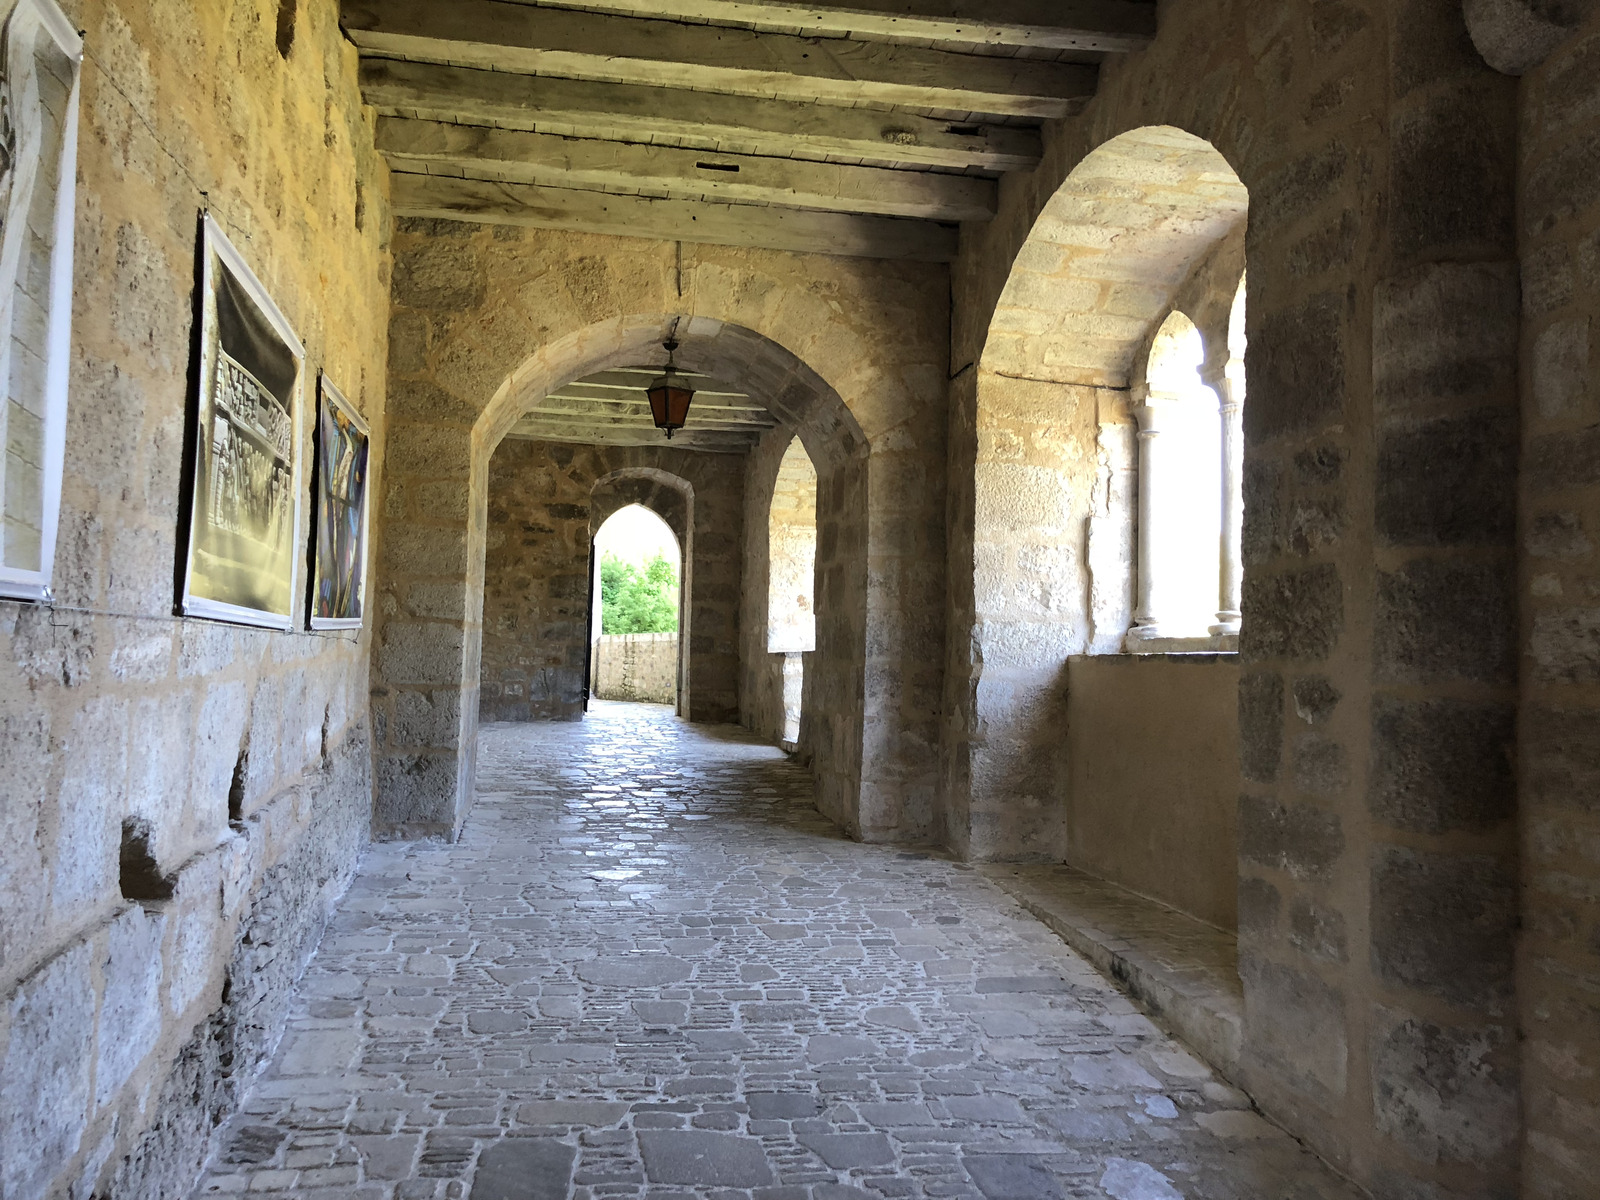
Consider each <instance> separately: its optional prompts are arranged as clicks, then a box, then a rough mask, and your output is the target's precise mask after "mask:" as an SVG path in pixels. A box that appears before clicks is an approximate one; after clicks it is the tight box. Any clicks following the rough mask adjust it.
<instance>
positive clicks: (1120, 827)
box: [1065, 654, 1239, 929]
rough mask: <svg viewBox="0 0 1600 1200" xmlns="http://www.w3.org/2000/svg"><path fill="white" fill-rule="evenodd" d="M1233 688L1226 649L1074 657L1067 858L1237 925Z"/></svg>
mask: <svg viewBox="0 0 1600 1200" xmlns="http://www.w3.org/2000/svg"><path fill="white" fill-rule="evenodd" d="M1238 693H1239V668H1238V664H1237V663H1236V662H1235V661H1233V656H1231V655H1213V654H1172V655H1166V654H1096V655H1085V656H1082V657H1079V658H1074V659H1072V660H1070V661H1069V663H1068V664H1067V743H1068V745H1067V762H1068V781H1067V795H1068V797H1069V803H1068V806H1067V818H1066V853H1065V857H1066V861H1067V862H1069V863H1071V864H1072V865H1073V866H1075V867H1078V868H1080V869H1081V870H1084V871H1088V872H1089V873H1090V874H1092V875H1098V876H1099V877H1100V878H1102V879H1109V880H1111V881H1112V882H1114V883H1119V884H1121V885H1122V886H1123V887H1126V888H1129V889H1131V890H1133V891H1135V892H1138V893H1139V894H1140V895H1143V896H1150V897H1152V898H1154V899H1156V900H1159V901H1161V902H1162V903H1163V904H1169V905H1171V906H1172V907H1173V908H1176V909H1181V910H1182V911H1183V912H1186V913H1189V914H1191V915H1193V916H1196V917H1199V918H1200V919H1201V920H1202V921H1209V922H1210V923H1211V924H1213V925H1217V926H1220V927H1221V928H1223V929H1232V928H1234V925H1235V923H1236V921H1237V907H1236V896H1237V894H1238V890H1239V850H1238V839H1237V837H1236V835H1235V830H1234V813H1235V810H1236V809H1237V807H1238V783H1239V717H1238V704H1237V700H1238Z"/></svg>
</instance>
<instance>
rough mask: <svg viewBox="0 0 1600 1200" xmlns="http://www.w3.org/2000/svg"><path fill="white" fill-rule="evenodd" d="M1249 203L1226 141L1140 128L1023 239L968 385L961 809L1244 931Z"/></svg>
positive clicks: (1031, 854)
mask: <svg viewBox="0 0 1600 1200" xmlns="http://www.w3.org/2000/svg"><path fill="white" fill-rule="evenodd" d="M1247 208H1248V193H1247V191H1246V189H1245V187H1244V185H1243V184H1242V183H1241V181H1240V180H1239V177H1238V176H1237V174H1235V172H1234V171H1233V169H1232V168H1231V167H1230V165H1229V164H1228V162H1227V161H1226V160H1225V159H1224V158H1223V156H1222V155H1221V154H1220V153H1219V152H1218V151H1217V150H1216V149H1215V148H1214V147H1213V146H1212V145H1211V144H1210V143H1208V142H1206V141H1204V140H1202V139H1201V138H1198V137H1195V136H1194V135H1192V134H1189V133H1186V132H1184V131H1182V130H1179V129H1175V128H1172V127H1166V126H1162V127H1153V128H1143V129H1137V130H1133V131H1131V132H1129V133H1125V134H1123V135H1121V136H1119V137H1116V138H1113V139H1112V140H1110V141H1108V142H1107V143H1105V144H1104V145H1102V146H1100V147H1099V148H1098V149H1096V150H1095V151H1093V152H1092V153H1090V154H1089V155H1088V156H1086V157H1085V158H1084V160H1083V161H1082V162H1081V163H1080V164H1079V165H1078V167H1077V168H1076V169H1074V170H1073V172H1072V173H1071V174H1070V175H1069V176H1068V178H1067V180H1066V181H1065V182H1064V183H1063V185H1062V186H1061V188H1060V189H1059V191H1058V192H1057V194H1056V195H1055V196H1054V197H1052V199H1051V200H1050V201H1049V202H1048V203H1047V204H1046V205H1045V207H1044V209H1043V211H1042V212H1041V214H1040V216H1039V218H1038V220H1037V222H1036V224H1035V226H1034V228H1033V230H1032V233H1031V234H1030V236H1029V238H1028V240H1027V242H1026V244H1025V245H1024V246H1023V248H1022V250H1021V252H1020V253H1019V254H1018V256H1017V258H1016V261H1015V264H1014V266H1013V270H1012V273H1011V276H1010V279H1009V280H1008V282H1007V284H1006V286H1005V288H1004V290H1003V292H1002V294H1001V297H1000V300H999V302H998V305H997V307H996V309H995V311H994V314H993V318H992V322H991V325H990V329H989V333H988V337H987V341H986V344H985V348H984V350H983V353H982V356H981V358H980V360H979V362H978V364H977V371H976V379H975V382H974V385H973V386H974V387H975V389H976V430H975V433H976V446H975V466H974V476H973V549H972V554H973V594H972V601H971V603H972V608H973V611H972V618H973V621H972V627H973V629H974V631H975V632H974V636H973V638H972V646H971V650H970V652H969V657H968V658H967V659H966V661H965V662H959V663H957V664H956V665H958V666H959V667H960V668H961V670H962V671H964V672H965V674H966V679H967V686H966V687H965V688H964V689H961V691H959V692H957V695H958V696H960V695H962V692H964V697H963V700H962V703H963V704H964V705H965V709H966V710H965V711H963V712H961V713H960V714H959V726H958V729H957V731H956V732H957V736H958V738H960V739H961V746H960V749H961V751H963V752H964V753H959V754H957V755H955V756H953V757H954V761H955V762H956V764H957V766H956V771H957V772H958V774H957V775H956V777H955V778H954V779H953V782H952V786H951V787H950V790H949V792H948V795H950V796H951V797H952V803H951V807H950V809H949V811H948V813H947V816H948V820H949V826H950V830H951V840H952V841H953V842H955V843H956V844H957V845H958V846H959V847H960V848H962V849H963V850H965V851H966V852H967V853H968V854H969V855H971V856H972V857H974V858H990V859H1033V860H1046V861H1057V862H1060V861H1066V862H1069V863H1071V864H1073V865H1076V866H1080V867H1082V868H1083V869H1085V870H1087V871H1090V872H1091V873H1093V874H1096V875H1099V876H1102V877H1104V878H1108V879H1111V880H1113V881H1115V882H1117V883H1120V884H1123V885H1124V886H1127V887H1131V888H1133V889H1135V890H1138V891H1140V892H1142V893H1144V894H1146V895H1150V896H1154V897H1156V898H1158V899H1160V900H1163V901H1164V902H1166V903H1168V904H1170V905H1172V906H1174V907H1177V908H1180V909H1183V910H1184V911H1187V912H1190V913H1192V914H1194V915H1196V916H1199V917H1202V918H1203V919H1205V920H1207V921H1211V922H1213V923H1215V924H1218V925H1222V926H1224V927H1229V928H1231V927H1232V925H1233V924H1234V921H1235V903H1236V902H1235V893H1236V890H1237V864H1236V852H1235V836H1234V816H1233V812H1234V807H1235V804H1236V796H1235V794H1234V793H1235V791H1236V780H1237V741H1238V734H1237V725H1236V716H1235V709H1236V693H1237V668H1236V666H1235V665H1234V661H1233V657H1232V655H1231V653H1230V652H1231V651H1232V649H1233V645H1234V643H1233V638H1234V637H1236V630H1237V625H1236V624H1234V625H1233V626H1232V627H1231V628H1227V627H1225V626H1226V622H1225V621H1223V620H1222V617H1223V615H1224V610H1225V609H1226V608H1227V605H1226V603H1225V599H1224V597H1225V593H1226V590H1227V589H1226V587H1225V583H1224V575H1225V570H1224V562H1225V561H1227V562H1228V563H1229V564H1230V565H1232V566H1236V563H1237V557H1236V556H1234V557H1232V558H1231V559H1230V558H1229V556H1228V555H1227V553H1226V551H1225V546H1224V544H1225V541H1226V538H1225V531H1226V530H1227V529H1228V528H1230V522H1235V521H1236V519H1237V504H1236V503H1234V504H1232V505H1230V504H1229V503H1228V501H1227V497H1226V495H1225V493H1226V488H1227V484H1228V483H1229V482H1230V481H1231V482H1232V483H1233V484H1234V486H1236V484H1237V470H1236V459H1235V460H1234V461H1233V462H1232V463H1230V462H1229V461H1228V460H1227V459H1226V453H1227V452H1228V450H1229V448H1230V447H1231V450H1232V452H1234V453H1235V454H1236V453H1237V448H1238V447H1237V441H1236V440H1234V441H1231V442H1230V439H1229V435H1228V432H1227V429H1226V426H1227V422H1228V421H1229V420H1230V419H1232V420H1233V422H1234V423H1233V426H1232V428H1233V429H1234V430H1236V429H1237V421H1236V417H1237V405H1230V404H1229V403H1228V402H1227V400H1226V397H1225V396H1224V395H1223V388H1222V383H1223V380H1224V378H1225V374H1226V367H1227V364H1228V335H1229V331H1230V322H1229V317H1230V314H1231V313H1232V312H1233V310H1234V307H1235V300H1236V297H1237V295H1238V291H1239V287H1240V280H1241V278H1242V276H1243V271H1244V230H1245V219H1246V213H1247ZM1230 408H1231V411H1230ZM1163 425H1164V427H1163ZM1152 451H1154V453H1152ZM1163 452H1165V453H1164V454H1163ZM1163 458H1165V460H1166V461H1165V463H1163V461H1162V460H1163ZM1163 467H1165V469H1163ZM1233 527H1234V528H1236V525H1235V526H1233ZM1233 594H1234V595H1235V596H1236V595H1237V592H1236V591H1235V592H1234V593H1233ZM1163 608H1166V609H1167V610H1169V611H1170V615H1169V616H1168V617H1167V619H1166V627H1165V628H1162V627H1161V623H1160V617H1161V612H1162V609H1163ZM1235 617H1236V614H1235ZM1217 626H1224V628H1223V629H1222V630H1221V631H1220V632H1213V628H1214V627H1217ZM1140 651H1144V652H1143V653H1141V652H1140ZM1196 651H1203V652H1204V653H1194V652H1196ZM1182 652H1188V653H1182ZM962 771H964V773H965V778H962V777H961V775H960V774H959V772H962Z"/></svg>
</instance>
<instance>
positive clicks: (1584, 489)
mask: <svg viewBox="0 0 1600 1200" xmlns="http://www.w3.org/2000/svg"><path fill="white" fill-rule="evenodd" d="M1521 156H1522V164H1521V180H1522V184H1521V197H1520V207H1521V228H1520V236H1521V252H1522V302H1523V331H1522V394H1523V404H1522V430H1523V437H1524V439H1525V440H1524V456H1525V457H1524V463H1525V468H1524V474H1523V480H1522V489H1521V496H1520V501H1521V504H1520V507H1521V537H1522V553H1523V555H1524V559H1523V571H1522V576H1521V579H1520V587H1519V592H1520V604H1521V608H1522V629H1521V649H1522V663H1523V665H1522V712H1521V718H1520V732H1521V737H1520V745H1521V760H1520V770H1519V785H1518V794H1519V798H1520V810H1521V828H1522V929H1523V934H1522V945H1521V958H1520V963H1519V971H1518V975H1517V988H1518V993H1519V997H1518V999H1519V1011H1520V1013H1521V1019H1522V1032H1523V1036H1524V1038H1525V1039H1526V1040H1525V1041H1524V1042H1523V1047H1522V1073H1523V1079H1522V1088H1523V1112H1524V1114H1525V1119H1526V1122H1527V1135H1526V1141H1525V1144H1524V1147H1523V1155H1524V1161H1523V1188H1522V1195H1523V1196H1525V1197H1528V1198H1529V1200H1535V1198H1537V1200H1576V1198H1577V1197H1579V1196H1582V1195H1585V1194H1586V1193H1587V1192H1589V1191H1592V1190H1593V1188H1594V1187H1595V1180H1597V1179H1600V787H1597V779H1600V655H1597V654H1596V652H1595V646H1596V640H1595V638H1596V631H1597V630H1600V610H1597V609H1596V608H1595V599H1594V598H1595V595H1596V594H1597V591H1600V555H1597V554H1596V552H1595V543H1596V541H1597V540H1600V13H1597V14H1596V16H1595V17H1594V18H1593V19H1591V20H1590V21H1589V22H1588V25H1587V26H1586V27H1585V28H1584V29H1583V30H1582V31H1581V32H1580V33H1579V34H1578V36H1576V37H1575V38H1573V39H1571V40H1569V41H1567V42H1566V43H1565V44H1564V45H1562V46H1561V47H1560V48H1559V49H1557V50H1556V52H1555V53H1554V54H1553V55H1552V56H1551V57H1550V58H1549V59H1548V61H1546V62H1545V64H1544V65H1543V66H1542V67H1541V68H1540V69H1539V70H1537V71H1536V72H1534V73H1532V74H1530V75H1529V76H1527V77H1526V78H1525V79H1524V81H1523V83H1522V124H1521ZM1497 766H1498V764H1497Z"/></svg>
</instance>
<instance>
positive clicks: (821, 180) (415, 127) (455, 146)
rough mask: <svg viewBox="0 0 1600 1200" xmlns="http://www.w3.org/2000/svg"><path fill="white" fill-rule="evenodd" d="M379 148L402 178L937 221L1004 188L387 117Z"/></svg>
mask: <svg viewBox="0 0 1600 1200" xmlns="http://www.w3.org/2000/svg"><path fill="white" fill-rule="evenodd" d="M377 146H378V150H379V151H380V152H381V153H382V154H383V155H384V156H385V157H386V158H387V159H388V161H389V164H390V165H391V166H393V167H395V168H397V169H399V170H403V171H415V172H426V173H428V174H442V175H452V176H464V177H467V178H473V179H499V180H506V181H509V182H513V183H529V184H544V185H548V186H551V187H565V188H581V189H583V190H585V191H600V192H612V193H617V194H621V195H635V194H643V195H651V196H664V197H668V198H671V199H676V200H713V201H727V202H732V203H740V204H776V205H779V206H782V207H786V208H805V209H817V210H820V211H825V212H854V213H873V214H876V215H878V216H885V217H913V218H917V219H921V220H933V221H987V220H989V219H991V218H992V217H993V216H994V210H995V203H996V185H995V184H994V183H993V182H991V181H990V180H987V179H973V178H969V177H967V176H964V175H937V174H931V173H929V172H926V171H891V170H885V169H883V168H881V167H851V166H843V165H840V164H837V163H818V162H803V161H799V160H796V159H792V158H756V157H751V156H748V155H732V154H717V153H714V152H711V151H704V150H683V149H678V148H675V147H670V146H642V145H632V144H628V143H623V142H608V141H594V140H580V139H575V138H565V137H557V136H555V135H553V134H543V133H530V132H528V131H526V130H521V129H490V128H487V127H485V126H482V125H452V124H448V123H445V122H440V121H408V120H404V119H401V118H398V117H383V118H380V120H379V122H378V131H377Z"/></svg>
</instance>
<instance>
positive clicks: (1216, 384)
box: [1204, 358, 1244, 636]
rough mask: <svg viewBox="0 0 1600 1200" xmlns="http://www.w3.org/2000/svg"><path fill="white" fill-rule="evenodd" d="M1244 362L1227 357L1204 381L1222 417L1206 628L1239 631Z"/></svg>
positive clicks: (1241, 584)
mask: <svg viewBox="0 0 1600 1200" xmlns="http://www.w3.org/2000/svg"><path fill="white" fill-rule="evenodd" d="M1243 374H1244V363H1242V362H1237V361H1235V360H1233V359H1231V358H1230V359H1229V360H1228V363H1227V365H1226V366H1225V367H1224V368H1223V370H1222V371H1221V373H1220V374H1218V373H1209V372H1208V373H1207V375H1206V376H1205V377H1204V379H1205V384H1206V386H1207V387H1209V388H1210V389H1211V390H1212V391H1214V392H1215V393H1216V394H1217V400H1218V401H1219V403H1218V406H1217V413H1218V415H1219V416H1220V417H1221V419H1222V538H1221V541H1220V543H1219V545H1220V551H1219V554H1218V561H1217V623H1216V624H1215V625H1213V626H1211V629H1210V632H1211V633H1212V634H1213V635H1216V636H1220V635H1226V634H1236V633H1238V632H1239V595H1240V592H1241V590H1242V589H1243V587H1244V557H1243V554H1242V552H1241V549H1240V546H1241V542H1242V539H1243V535H1244V423H1243V421H1242V420H1241V418H1240V408H1241V406H1240V404H1239V396H1240V395H1241V393H1242V392H1243V390H1244V379H1243Z"/></svg>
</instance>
